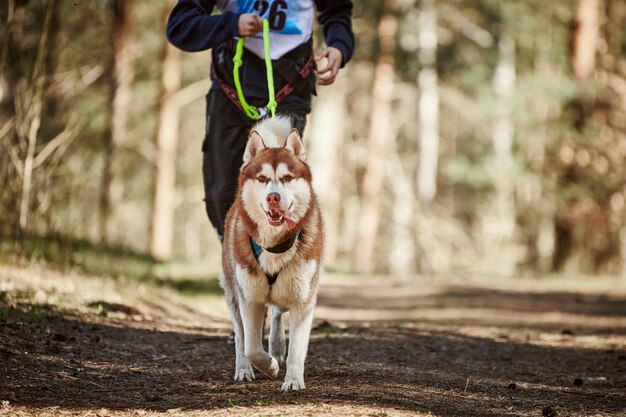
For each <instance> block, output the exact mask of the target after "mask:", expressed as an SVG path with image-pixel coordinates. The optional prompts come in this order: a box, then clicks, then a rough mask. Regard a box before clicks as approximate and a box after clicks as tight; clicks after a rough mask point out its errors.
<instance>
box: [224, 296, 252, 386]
mask: <svg viewBox="0 0 626 417" xmlns="http://www.w3.org/2000/svg"><path fill="white" fill-rule="evenodd" d="M227 304H228V309H229V310H230V314H231V316H232V319H233V327H234V328H235V378H234V379H235V381H252V380H254V370H253V369H252V364H251V363H250V361H249V360H248V358H246V355H245V353H244V329H243V321H242V320H241V313H240V311H239V305H238V302H237V299H236V298H235V297H234V296H231V297H227Z"/></svg>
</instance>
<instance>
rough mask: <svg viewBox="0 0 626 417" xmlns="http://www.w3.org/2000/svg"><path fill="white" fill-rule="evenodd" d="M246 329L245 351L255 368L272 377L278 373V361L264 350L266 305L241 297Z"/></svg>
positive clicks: (242, 317)
mask: <svg viewBox="0 0 626 417" xmlns="http://www.w3.org/2000/svg"><path fill="white" fill-rule="evenodd" d="M239 301H240V311H241V319H242V321H243V329H244V335H245V337H244V346H245V348H244V352H245V354H246V358H248V360H250V362H252V365H254V367H255V368H257V369H258V370H259V371H261V372H263V373H264V374H265V375H267V376H269V377H270V378H276V375H278V362H277V361H276V359H274V358H272V357H271V356H270V355H268V354H267V353H266V352H265V351H264V350H263V340H262V338H263V320H264V317H265V305H264V304H262V303H253V302H247V301H245V300H243V297H241V298H240V299H239Z"/></svg>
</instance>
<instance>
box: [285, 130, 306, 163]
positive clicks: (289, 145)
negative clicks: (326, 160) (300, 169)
mask: <svg viewBox="0 0 626 417" xmlns="http://www.w3.org/2000/svg"><path fill="white" fill-rule="evenodd" d="M285 148H286V149H289V150H290V151H291V152H293V153H294V154H295V155H296V156H297V157H298V158H300V159H302V160H303V161H306V150H305V149H304V144H303V143H302V137H301V136H300V132H298V129H296V128H295V127H294V128H293V129H291V132H290V133H289V136H287V142H285Z"/></svg>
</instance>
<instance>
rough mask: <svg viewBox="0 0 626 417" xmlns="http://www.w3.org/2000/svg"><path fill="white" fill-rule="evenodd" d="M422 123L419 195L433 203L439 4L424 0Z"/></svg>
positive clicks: (437, 131)
mask: <svg viewBox="0 0 626 417" xmlns="http://www.w3.org/2000/svg"><path fill="white" fill-rule="evenodd" d="M419 20H420V30H419V40H420V52H419V63H420V68H421V69H420V72H419V79H418V84H419V89H420V99H419V121H420V155H419V172H418V178H417V193H418V196H419V198H420V199H421V200H422V201H426V202H430V201H432V200H433V199H434V198H435V195H436V194H437V165H438V162H439V161H438V159H439V91H438V87H437V67H436V53H437V10H436V8H435V0H422V1H421V10H420V17H419Z"/></svg>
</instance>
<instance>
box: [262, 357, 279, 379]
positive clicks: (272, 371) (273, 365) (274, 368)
mask: <svg viewBox="0 0 626 417" xmlns="http://www.w3.org/2000/svg"><path fill="white" fill-rule="evenodd" d="M278 369H279V366H278V361H277V360H276V359H274V358H272V360H271V362H270V366H269V368H268V369H267V372H265V375H267V376H269V377H270V378H272V379H274V378H276V377H277V376H278Z"/></svg>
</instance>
